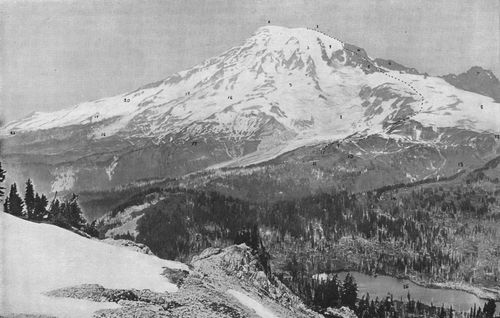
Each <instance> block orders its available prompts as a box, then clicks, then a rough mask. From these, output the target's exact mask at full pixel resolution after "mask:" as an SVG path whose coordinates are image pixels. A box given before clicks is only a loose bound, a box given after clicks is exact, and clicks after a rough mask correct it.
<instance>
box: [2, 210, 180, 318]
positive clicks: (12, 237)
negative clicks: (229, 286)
mask: <svg viewBox="0 0 500 318" xmlns="http://www.w3.org/2000/svg"><path fill="white" fill-rule="evenodd" d="M0 228H1V229H2V245H1V248H0V259H2V262H1V263H0V264H1V266H0V269H1V270H0V272H2V274H3V275H2V277H1V285H2V288H1V289H0V300H1V306H0V315H7V314H11V313H23V314H44V315H55V316H63V317H89V316H91V314H92V313H93V312H95V311H97V310H99V309H105V308H116V307H119V306H118V305H117V304H116V303H109V302H102V303H100V302H91V301H88V300H77V299H69V298H55V297H48V296H45V295H44V293H46V292H49V291H51V290H54V289H57V288H63V287H69V286H74V285H80V284H100V285H102V286H104V287H106V288H123V289H125V288H136V289H150V290H152V291H156V292H166V291H168V292H176V291H177V289H178V288H177V286H176V285H175V284H173V283H171V282H169V281H168V280H167V278H165V277H164V276H161V274H162V272H163V270H164V269H163V268H164V267H168V268H174V269H184V270H187V266H186V265H184V264H182V263H178V262H173V261H168V260H163V259H160V258H158V257H156V256H153V255H146V254H142V253H138V252H134V251H131V250H128V249H127V248H124V247H118V246H113V245H109V244H105V243H102V242H99V241H97V240H91V239H87V238H84V237H81V236H79V235H77V234H75V233H73V232H71V231H68V230H65V229H61V228H59V227H56V226H54V225H48V224H37V223H32V222H29V221H26V220H23V219H20V218H17V217H14V216H12V215H10V214H6V213H3V211H2V212H0Z"/></svg>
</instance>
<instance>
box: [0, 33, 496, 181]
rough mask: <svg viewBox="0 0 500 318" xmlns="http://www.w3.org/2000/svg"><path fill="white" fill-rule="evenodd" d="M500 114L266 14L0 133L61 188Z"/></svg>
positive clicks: (13, 154)
mask: <svg viewBox="0 0 500 318" xmlns="http://www.w3.org/2000/svg"><path fill="white" fill-rule="evenodd" d="M499 115H500V105H499V104H498V103H496V102H495V101H494V100H493V99H492V98H490V97H488V96H484V95H481V94H478V93H473V92H469V91H465V90H462V89H460V88H457V87H455V86H453V85H450V84H449V83H448V82H446V81H445V80H444V79H442V78H439V77H432V76H427V75H422V74H419V73H418V72H417V71H416V70H414V69H409V68H405V67H403V66H401V65H400V64H397V63H396V62H393V61H390V60H382V59H372V58H370V57H369V56H368V55H367V54H366V52H365V51H364V50H363V49H362V48H359V47H356V46H353V45H350V44H347V43H344V42H341V41H339V40H338V39H336V38H334V37H331V36H329V35H326V34H325V33H322V32H319V31H317V30H310V29H305V28H296V29H289V28H284V27H277V26H266V27H262V28H260V29H258V30H257V32H256V33H255V34H254V35H253V36H252V37H250V38H249V39H248V40H247V41H245V43H243V44H242V45H241V46H237V47H234V48H232V49H229V50H228V51H226V52H224V53H222V54H221V55H219V56H217V57H214V58H211V59H208V60H206V61H205V62H203V63H201V64H199V65H197V66H195V67H193V68H191V69H189V70H186V71H182V72H179V73H176V74H174V75H172V76H170V77H168V78H166V79H165V80H161V81H158V82H155V83H151V84H148V85H145V86H143V87H141V88H139V89H137V90H134V91H132V92H128V93H125V94H122V95H118V96H114V97H110V98H105V99H100V100H96V101H91V102H86V103H82V104H79V105H76V106H73V107H70V108H67V109H63V110H60V111H57V112H52V113H34V114H32V115H31V116H28V117H26V118H24V119H21V120H19V121H15V122H11V123H9V124H7V125H6V126H5V127H4V128H3V129H2V135H3V138H4V139H5V141H6V147H5V150H6V151H5V157H6V161H7V168H8V169H10V170H9V171H15V172H16V175H17V176H20V177H22V178H25V177H26V176H27V175H28V174H29V173H28V171H29V170H32V169H36V170H37V171H36V175H37V176H38V179H39V180H38V182H39V183H42V184H43V185H44V186H45V187H47V188H50V189H51V190H52V191H57V190H69V189H73V188H79V189H100V188H107V187H112V186H116V185H122V184H126V183H129V182H133V181H136V180H139V179H153V178H161V177H169V176H170V177H176V176H182V175H184V174H186V173H190V172H193V171H198V170H201V169H205V168H207V167H210V168H218V167H230V166H232V167H238V166H248V165H252V164H256V163H262V162H266V161H268V160H270V159H273V158H276V157H277V156H279V155H281V154H283V153H286V152H289V151H293V150H294V149H297V148H299V147H303V146H310V145H318V144H322V143H330V142H334V141H339V140H348V139H346V138H352V136H356V138H364V137H367V136H380V137H381V138H384V139H394V140H404V141H405V142H410V143H419V144H421V143H427V144H432V145H436V144H438V143H440V142H442V141H443V140H444V139H443V136H445V137H446V136H449V135H450V134H451V132H449V131H448V132H447V131H446V130H447V129H451V128H452V129H454V130H460V131H469V132H472V133H473V134H474V135H477V134H485V135H488V136H490V135H491V136H490V137H491V138H493V136H494V135H495V134H498V130H499V128H498V118H500V116H499ZM31 175H33V173H32V174H31ZM90 181H92V182H90Z"/></svg>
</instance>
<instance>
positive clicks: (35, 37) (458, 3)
mask: <svg viewBox="0 0 500 318" xmlns="http://www.w3.org/2000/svg"><path fill="white" fill-rule="evenodd" d="M268 20H271V24H272V25H280V26H286V27H306V26H310V27H313V26H315V25H319V26H320V29H321V30H323V31H325V32H327V33H328V34H331V35H332V36H335V37H337V38H339V39H341V40H343V41H345V42H348V43H352V44H355V45H358V46H360V47H363V48H365V49H366V50H367V52H368V54H369V55H370V56H371V57H380V58H390V59H393V60H396V61H398V62H400V63H402V64H404V65H406V66H409V67H415V68H417V69H418V70H419V71H422V72H428V73H429V74H433V75H443V74H448V73H460V72H464V71H466V70H467V69H469V68H470V67H471V66H473V65H479V66H482V67H484V68H486V69H490V70H492V71H493V72H494V73H495V74H496V75H497V77H498V76H499V75H500V22H499V20H500V0H420V1H419V0H412V1H406V0H373V1H372V0H343V1H338V0H281V1H275V0H274V1H263V0H244V1H236V0H197V1H195V0H161V1H160V0H152V1H144V0H120V1H109V0H99V1H88V0H78V1H71V0H60V1H40V0H38V1H33V0H32V1H27V0H23V1H13V0H12V1H6V0H0V115H1V116H2V117H3V119H4V120H6V121H11V120H15V119H19V118H21V117H24V116H26V115H28V114H29V113H31V112H33V111H54V110H58V109H61V108H64V107H69V106H72V105H75V104H77V103H80V102H84V101H88V100H95V99H99V98H102V97H107V96H113V95H116V94H120V93H125V92H127V91H130V90H133V89H135V88H137V87H139V86H142V85H144V84H147V83H150V82H153V81H157V80H160V79H164V78H166V77H167V76H169V75H171V74H173V73H175V72H178V71H181V70H184V69H187V68H190V67H192V66H194V65H196V64H198V63H200V62H202V61H204V60H205V59H207V58H210V57H212V56H215V55H218V54H219V53H222V52H223V51H225V50H227V49H229V48H231V47H234V46H237V45H240V44H242V43H243V42H244V40H245V39H246V38H248V37H250V36H251V35H252V34H253V33H254V32H255V31H256V30H257V29H258V28H259V27H260V26H263V25H265V24H267V21H268Z"/></svg>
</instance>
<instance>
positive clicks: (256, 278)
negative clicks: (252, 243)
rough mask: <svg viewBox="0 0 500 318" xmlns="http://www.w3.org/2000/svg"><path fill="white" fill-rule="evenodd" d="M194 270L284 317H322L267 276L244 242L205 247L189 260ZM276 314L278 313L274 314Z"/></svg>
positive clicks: (279, 283) (214, 282) (283, 286)
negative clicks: (257, 300)
mask: <svg viewBox="0 0 500 318" xmlns="http://www.w3.org/2000/svg"><path fill="white" fill-rule="evenodd" d="M191 265H192V266H193V269H194V271H196V272H198V273H200V274H202V275H203V276H204V277H207V279H209V280H210V281H211V282H212V283H213V284H217V285H220V286H221V288H225V289H228V290H235V291H241V290H244V293H245V294H246V295H248V296H249V297H250V298H253V299H259V302H261V303H263V304H265V306H268V307H269V308H270V309H271V310H272V311H273V312H276V313H282V316H284V317H321V315H319V314H317V313H315V312H313V311H312V310H310V309H308V308H307V307H306V306H305V305H304V303H302V301H301V300H300V298H299V297H298V296H296V295H295V294H293V293H292V292H291V291H290V290H289V289H288V288H287V287H286V286H285V285H283V284H282V283H281V282H280V281H279V280H278V279H275V278H274V277H273V276H272V275H271V276H270V277H268V276H267V275H266V273H265V272H264V270H263V266H262V265H261V264H260V262H259V260H258V257H257V255H255V254H254V253H253V251H252V249H251V248H250V247H248V246H247V245H245V244H240V245H232V246H229V247H226V248H224V249H220V248H208V249H206V250H205V251H203V252H202V253H201V254H200V255H199V256H195V257H193V259H192V261H191ZM277 316H278V317H279V316H281V315H277Z"/></svg>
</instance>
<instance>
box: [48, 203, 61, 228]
mask: <svg viewBox="0 0 500 318" xmlns="http://www.w3.org/2000/svg"><path fill="white" fill-rule="evenodd" d="M48 218H49V220H51V221H54V222H55V223H59V222H61V208H60V203H59V200H58V199H56V198H54V199H53V200H52V202H51V203H50V208H49V217H48Z"/></svg>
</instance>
